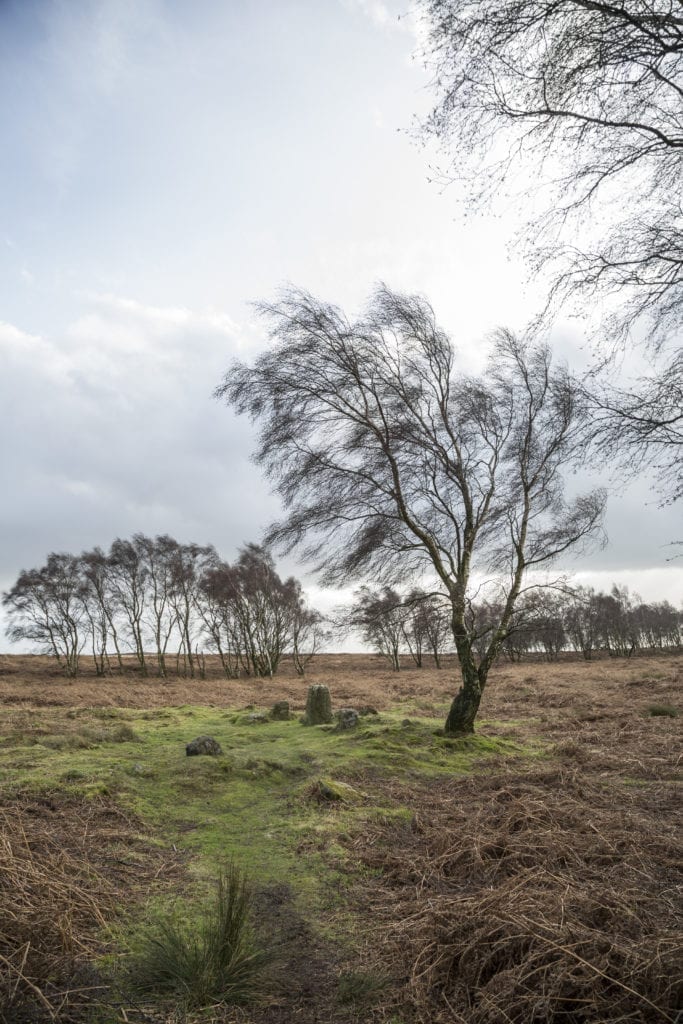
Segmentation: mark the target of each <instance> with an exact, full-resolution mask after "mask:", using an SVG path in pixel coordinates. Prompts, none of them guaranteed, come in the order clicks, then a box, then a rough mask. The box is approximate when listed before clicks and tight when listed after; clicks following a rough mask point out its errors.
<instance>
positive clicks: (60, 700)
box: [0, 654, 683, 720]
mask: <svg viewBox="0 0 683 1024" xmlns="http://www.w3.org/2000/svg"><path fill="white" fill-rule="evenodd" d="M681 665H683V658H681V657H680V656H675V655H660V656H655V657H638V658H633V659H630V660H626V659H623V658H615V659H610V658H606V659H600V660H597V661H593V662H584V661H579V660H576V659H573V660H568V661H560V662H556V663H552V664H548V663H546V662H522V663H521V664H515V665H511V664H508V663H506V662H501V663H500V664H499V665H498V666H497V667H496V668H494V669H493V670H492V672H491V674H490V677H489V684H488V687H487V691H486V694H485V696H484V702H483V705H482V715H483V716H484V717H487V718H493V719H495V718H508V719H509V718H512V719H518V718H519V719H528V718H530V717H534V718H539V717H540V718H541V720H542V719H543V717H544V716H545V717H547V718H548V719H549V720H554V719H556V718H557V717H558V712H561V709H563V708H567V709H571V710H570V711H569V714H570V717H572V711H573V712H574V713H575V714H577V715H578V714H580V713H581V712H582V711H583V710H587V709H588V708H589V707H590V711H591V713H595V714H598V715H599V714H604V713H607V714H609V715H611V714H612V713H613V711H614V709H615V707H616V708H617V709H618V710H619V712H620V713H624V712H627V713H628V712H630V711H631V710H632V709H633V710H640V711H642V712H643V713H645V712H646V709H647V707H648V706H649V705H651V704H654V703H661V704H667V703H671V704H673V705H676V703H677V702H679V703H680V690H679V689H678V688H677V684H678V683H679V681H680V670H681ZM83 667H84V671H83V674H82V675H81V676H79V677H77V678H76V679H74V680H70V679H66V678H65V677H64V676H63V675H62V674H61V673H60V672H58V671H57V669H56V665H55V664H54V660H53V659H50V658H47V657H42V656H38V655H0V704H4V705H6V706H10V707H11V706H16V707H22V706H23V707H24V708H30V707H69V708H77V707H102V708H106V707H130V708H150V709H152V708H159V707H173V706H178V705H182V704H206V705H209V706H216V707H240V706H244V705H247V704H255V705H258V706H264V707H267V706H269V705H270V704H272V703H274V702H275V701H276V700H289V701H290V702H291V703H292V705H293V707H295V708H296V709H297V710H301V711H303V709H304V707H305V704H306V692H307V689H308V687H309V686H310V685H313V684H314V683H324V684H325V685H326V686H329V687H330V690H331V693H332V699H333V702H334V703H335V705H336V706H345V705H346V706H359V705H368V704H370V705H372V706H374V707H376V708H378V709H380V710H381V709H382V708H386V707H389V706H390V705H396V704H397V703H400V702H401V701H411V702H412V703H414V704H416V705H419V706H420V707H421V708H422V711H423V713H425V714H429V713H436V714H437V715H440V714H441V708H440V707H438V710H437V711H436V712H434V708H435V705H437V706H440V705H443V706H444V710H445V704H446V703H447V702H449V701H450V700H451V699H452V698H453V696H454V694H455V691H456V689H457V687H458V669H457V665H456V663H455V660H454V659H453V658H449V659H447V661H446V664H445V666H444V667H443V668H442V669H441V670H436V669H434V668H433V667H426V668H423V669H417V668H415V667H414V666H412V664H411V663H410V662H409V661H408V660H407V659H405V660H404V669H403V670H402V671H401V672H392V671H391V669H390V668H389V667H388V665H387V663H386V662H385V661H384V660H383V659H382V658H378V657H375V656H373V655H369V654H322V655H319V656H318V657H316V659H315V660H314V662H313V663H312V666H311V667H310V669H309V671H308V672H307V674H306V676H305V677H303V678H302V677H300V676H297V675H296V673H295V672H294V669H293V666H292V665H291V663H288V662H287V661H285V662H284V664H283V666H282V670H281V672H280V673H278V675H277V676H275V677H274V678H273V679H249V678H241V679H225V677H224V676H222V675H221V673H220V671H219V666H218V663H217V659H215V658H212V657H209V658H207V669H208V678H207V679H187V678H183V677H176V676H170V677H169V678H168V679H165V680H163V679H159V678H157V677H156V676H153V675H150V676H148V677H142V676H140V674H139V673H137V672H136V671H134V668H133V665H132V662H131V663H130V664H129V669H128V670H127V671H126V673H125V674H124V675H123V676H121V675H118V674H115V675H112V676H109V677H105V678H98V677H97V676H96V675H95V673H94V669H93V667H92V665H91V664H90V659H88V658H84V659H83ZM565 716H566V712H562V713H561V715H560V717H562V718H564V717H565Z"/></svg>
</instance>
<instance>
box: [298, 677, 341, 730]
mask: <svg viewBox="0 0 683 1024" xmlns="http://www.w3.org/2000/svg"><path fill="white" fill-rule="evenodd" d="M333 721H334V715H333V714H332V699H331V697H330V691H329V690H328V688H327V687H326V686H321V685H317V686H309V688H308V697H307V698H306V713H305V714H304V718H303V722H304V725H327V724H328V723H330V722H333Z"/></svg>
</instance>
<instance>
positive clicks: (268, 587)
mask: <svg viewBox="0 0 683 1024" xmlns="http://www.w3.org/2000/svg"><path fill="white" fill-rule="evenodd" d="M2 604H3V607H4V608H5V610H6V612H7V616H8V621H9V628H8V635H9V638H10V640H12V641H14V642H18V641H30V642H32V643H34V644H36V645H37V647H38V648H39V650H41V651H43V652H45V653H48V654H51V655H53V656H54V657H55V658H56V660H57V662H58V664H59V665H60V666H61V667H62V669H63V670H64V672H65V673H66V674H67V675H69V676H75V675H77V674H78V671H79V667H80V659H81V655H82V654H83V653H88V654H91V655H92V657H93V659H94V663H95V668H96V672H97V674H98V675H100V676H105V675H107V674H109V673H111V672H112V671H113V670H114V669H118V670H123V667H124V661H123V658H124V655H125V654H127V655H131V654H132V655H133V659H134V664H135V666H136V668H137V669H138V670H139V671H140V672H141V673H142V674H143V675H147V674H149V673H151V672H153V673H156V674H157V675H158V676H161V677H165V676H166V675H167V674H168V672H169V669H170V668H173V669H174V670H175V671H176V672H177V673H180V674H183V675H188V676H192V677H194V676H196V675H199V676H203V675H204V674H205V671H206V664H205V655H206V653H207V652H211V653H214V654H217V655H218V657H219V660H220V664H221V666H222V669H223V672H224V673H225V675H226V676H227V677H228V678H236V677H238V676H240V675H250V676H272V675H274V674H275V673H276V672H277V670H278V666H279V665H280V662H281V659H282V657H283V655H285V654H288V655H291V656H292V658H293V661H294V665H295V668H296V670H297V672H298V673H300V674H303V673H304V671H305V666H306V664H307V662H308V661H309V660H310V658H311V657H312V656H313V654H314V653H315V651H316V650H317V649H318V648H319V646H320V643H321V641H322V638H323V625H322V616H320V615H319V614H318V613H317V612H316V611H315V610H313V609H311V608H309V607H308V605H307V603H306V601H305V598H304V595H303V591H302V588H301V584H300V582H299V581H298V580H296V579H294V577H291V576H290V577H288V578H287V579H284V580H283V579H282V578H281V577H280V576H279V575H278V573H277V571H276V569H275V563H274V561H273V558H272V556H271V555H270V554H269V552H268V551H267V550H266V549H264V548H263V547H259V546H258V545H255V544H247V545H246V546H245V547H243V548H242V549H241V551H240V552H239V554H238V558H237V560H236V562H235V563H234V564H232V565H230V564H229V563H228V562H226V561H224V560H223V559H221V558H220V556H219V555H218V553H217V551H216V549H215V548H214V547H213V546H212V545H200V544H181V543H179V542H178V541H177V540H174V538H173V537H170V536H168V535H163V536H157V537H148V536H145V535H144V534H142V533H136V534H135V535H134V536H133V537H132V538H130V539H129V540H122V539H117V540H115V541H114V542H113V544H112V545H111V547H110V549H109V551H108V552H105V551H103V550H102V549H101V548H99V547H96V548H93V549H92V550H91V551H84V552H83V553H82V554H80V555H72V554H68V553H54V552H53V553H51V554H50V555H48V557H47V560H46V562H45V564H44V565H43V566H41V567H40V568H37V569H28V570H23V571H22V572H21V573H20V574H19V577H18V579H17V581H16V583H15V584H14V586H13V587H12V588H11V590H9V591H7V592H6V593H5V594H4V595H3V598H2Z"/></svg>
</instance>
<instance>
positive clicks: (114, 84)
mask: <svg viewBox="0 0 683 1024" xmlns="http://www.w3.org/2000/svg"><path fill="white" fill-rule="evenodd" d="M408 7H409V0H401V2H394V0H386V3H383V2H381V0H322V2H321V0H298V2H296V0H252V2H247V0H194V2H193V3H187V2H186V0H0V110H1V111H2V140H3V147H2V148H3V156H2V160H1V161H0V211H1V216H0V421H1V422H0V430H1V434H0V436H1V437H2V443H1V445H0V473H1V474H2V476H1V479H2V481H3V487H2V501H1V503H0V517H1V521H0V589H2V588H6V587H7V586H9V585H11V583H12V582H13V580H14V578H15V577H16V574H17V573H18V571H19V570H20V569H21V568H27V567H30V566H35V565H38V564H40V563H41V561H42V560H43V559H44V557H45V555H46V554H47V552H48V551H50V550H67V551H74V552H76V551H80V550H82V549H84V548H86V547H90V546H93V545H95V544H100V545H102V546H107V545H108V544H109V543H110V542H111V540H112V539H113V538H114V537H116V536H126V535H130V534H131V533H133V532H134V531H137V530H141V531H144V532H147V533H156V532H168V533H171V534H173V535H175V536H176V537H178V538H179V539H181V540H196V541H198V542H202V543H204V542H212V543H214V544H215V545H216V546H217V547H218V549H219V550H220V551H221V552H222V553H223V554H224V555H225V556H226V557H228V558H231V557H233V556H234V554H235V551H236V549H237V548H238V547H239V545H240V544H242V543H243V542H245V541H248V540H258V539H259V536H260V532H261V530H262V528H263V527H264V525H265V524H266V523H267V521H268V520H269V519H270V518H272V516H273V515H274V514H276V513H277V503H276V501H275V499H274V498H273V497H272V496H271V495H270V494H269V493H268V489H267V487H266V485H265V484H264V482H263V481H262V480H261V479H260V476H259V474H258V472H257V471H256V470H255V468H254V467H253V466H252V465H251V464H250V462H249V453H250V449H251V441H252V434H251V428H250V426H249V424H248V423H245V422H243V421H240V420H237V419H236V418H235V417H234V416H233V415H232V413H231V412H230V411H228V410H227V409H226V408H224V407H221V406H220V405H218V404H217V403H216V402H214V401H213V399H212V398H211V392H212V390H213V388H214V387H215V385H216V384H217V383H218V382H219V380H220V377H221V374H222V372H223V371H224V370H225V369H226V367H227V366H228V364H229V363H230V361H231V359H232V358H233V357H234V356H235V355H239V356H240V357H244V358H249V356H250V354H252V353H255V352H256V351H258V349H259V347H260V346H262V345H263V344H264V339H263V335H262V331H261V328H260V325H259V324H258V322H257V321H256V320H255V318H254V315H253V312H252V307H251V305H250V303H251V302H253V301H254V300H257V299H264V298H269V297H272V296H273V295H274V294H275V292H276V290H277V288H278V287H279V286H280V285H282V284H283V283H284V282H287V281H291V282H294V283H296V284H298V285H302V286H305V287H306V288H308V289H310V290H311V291H313V292H314V293H316V294H318V295H320V296H321V297H324V298H326V299H330V300H333V301H335V302H337V303H339V304H341V305H343V306H344V307H345V308H347V310H349V311H350V312H353V311H358V310H359V309H360V307H361V306H362V304H363V301H364V299H365V297H366V296H367V294H368V291H369V289H370V288H371V286H372V284H373V283H374V282H376V281H378V280H384V281H386V282H387V283H388V284H389V285H390V286H391V287H393V288H396V289H400V290H409V291H421V292H423V293H425V294H426V295H427V296H428V297H429V298H430V300H431V301H432V303H433V305H434V307H435V309H436V311H437V314H438V316H439V318H440V320H441V322H442V323H443V325H444V326H445V327H446V328H447V329H448V330H449V331H450V333H451V334H452V336H453V339H454V341H455V342H456V345H457V346H458V348H459V349H460V351H461V353H462V357H463V360H464V362H465V364H466V365H476V363H477V360H478V359H479V358H480V357H481V354H482V352H483V351H484V349H485V338H486V335H487V332H489V331H490V330H491V329H492V328H493V327H495V326H497V325H500V324H505V325H508V326H510V327H512V328H514V329H521V328H523V326H524V324H525V322H527V320H528V319H529V318H530V317H531V316H532V315H533V314H534V312H535V311H536V309H537V308H538V303H539V301H540V297H541V290H540V288H539V287H535V286H534V285H533V284H529V283H528V282H527V281H526V280H525V273H524V268H523V267H522V265H521V264H520V263H519V262H518V261H516V260H515V258H514V246H513V247H512V249H511V248H510V247H509V245H508V243H509V242H510V239H511V236H512V232H513V230H514V225H515V211H514V210H506V209H504V208H503V209H501V210H498V211H496V215H495V216H493V215H492V216H490V217H488V218H482V217H478V216H475V215H473V214H471V213H470V215H469V216H465V214H466V213H467V211H464V210H463V209H462V208H461V206H460V205H459V202H458V196H457V195H456V192H455V190H454V189H446V190H445V191H444V190H442V189H440V188H439V187H437V186H436V185H435V184H433V183H431V182H430V180H429V177H430V161H431V160H433V158H434V155H433V154H430V153H429V152H427V151H425V150H424V149H421V148H420V147H419V146H418V145H416V144H415V142H414V141H413V140H412V138H411V124H412V121H413V118H414V116H415V115H419V114H420V113H421V112H424V111H425V110H426V109H427V107H428V105H429V91H428V88H427V78H426V76H425V73H424V71H423V69H422V67H421V64H420V62H419V61H418V60H415V59H414V54H415V52H416V49H417V46H418V32H417V30H416V26H415V25H414V23H413V21H412V20H411V18H410V16H409V15H408V16H406V11H407V9H408ZM399 15H401V17H399ZM555 342H556V344H557V346H558V348H559V350H560V351H561V353H562V354H563V355H564V356H565V357H567V358H569V359H570V360H572V361H573V362H574V361H576V362H577V363H578V362H581V361H582V360H585V358H586V355H585V351H584V350H583V348H582V346H583V338H582V335H581V331H580V329H579V326H578V325H576V324H572V323H571V322H566V323H560V324H558V326H557V329H556V332H555ZM679 518H680V514H679V513H678V512H677V511H676V512H674V511H672V510H668V511H666V510H665V511H663V510H659V509H658V508H657V507H656V502H655V500H654V496H653V494H652V493H651V491H650V489H649V483H648V482H647V481H646V480H642V481H639V482H637V483H636V484H635V485H633V486H631V487H630V488H628V489H627V490H625V491H623V492H621V493H619V494H616V495H614V496H613V498H612V499H611V502H610V510H609V516H608V521H607V529H608V533H609V537H610V544H609V546H608V547H606V548H605V549H604V550H602V551H599V552H597V553H595V554H594V555H592V556H591V557H590V559H586V558H584V559H583V560H582V561H581V562H579V563H577V564H576V565H575V566H574V568H575V569H577V570H578V571H579V572H581V574H582V578H583V579H584V581H588V582H592V583H594V584H596V585H598V586H609V585H610V583H611V581H612V580H616V581H619V582H621V583H627V584H629V585H631V586H632V587H633V588H635V589H637V590H638V591H639V592H640V593H641V594H642V595H643V596H644V597H645V598H649V599H655V598H658V597H667V598H669V599H670V600H672V601H674V602H675V603H676V604H678V603H679V602H680V601H681V599H683V568H682V567H681V565H680V563H679V564H678V565H676V564H675V563H674V564H668V563H667V562H666V558H667V557H668V556H669V555H670V553H671V552H670V550H669V549H667V548H666V546H665V545H666V542H667V541H668V540H670V539H673V538H675V537H676V536H677V535H678V534H679V533H680V529H679V522H678V520H679ZM2 645H3V646H6V645H5V644H4V642H3V643H2Z"/></svg>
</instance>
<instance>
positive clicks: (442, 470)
mask: <svg viewBox="0 0 683 1024" xmlns="http://www.w3.org/2000/svg"><path fill="white" fill-rule="evenodd" d="M261 314H262V316H263V317H264V318H265V320H266V321H267V323H268V325H269V329H270V333H271V338H272V340H273V342H274V344H273V345H272V346H271V347H270V348H269V349H267V350H266V351H264V352H263V353H262V354H261V355H259V356H258V357H257V359H256V361H255V363H254V365H253V366H249V365H246V364H244V363H239V362H238V363H235V364H234V365H233V366H232V367H231V369H230V370H229V372H228V373H227V375H226V377H225V379H224V381H223V383H222V385H221V386H220V387H219V388H218V389H217V395H218V396H219V397H222V398H224V399H226V400H227V401H228V402H229V403H231V404H232V405H233V406H234V407H235V408H236V409H237V411H238V412H241V413H246V414H248V415H250V416H251V418H252V419H253V420H255V421H258V423H259V425H260V433H259V438H258V446H257V451H256V460H257V462H258V463H259V464H260V465H261V466H263V468H264V470H265V471H266V473H267V475H268V476H269V477H270V479H271V480H272V481H273V484H274V485H275V487H276V489H277V491H278V492H279V494H280V496H281V498H282V500H283V503H284V506H285V510H286V515H285V517H284V518H283V519H282V520H281V521H280V522H277V523H275V524H274V525H273V526H272V527H271V529H270V530H269V532H268V534H267V538H266V542H267V543H268V544H272V545H276V546H279V547H280V548H281V549H285V550H291V549H294V548H296V549H298V550H299V552H300V553H301V554H302V555H303V557H304V558H306V559H307V560H311V561H313V562H314V564H316V566H317V569H318V571H319V572H320V573H321V575H322V578H323V581H324V582H326V583H328V584H339V583H343V582H348V581H351V580H363V579H364V578H372V579H373V580H374V581H378V582H382V583H385V584H388V585H389V584H397V583H398V584H400V583H405V582H406V581H407V580H408V579H410V578H411V577H414V576H419V575H420V574H424V573H431V574H432V575H434V576H435V577H436V578H437V580H438V581H439V584H440V587H441V589H442V592H443V593H444V594H445V595H446V596H447V597H448V599H449V601H450V605H451V610H452V630H453V635H454V640H455V645H456V650H457V653H458V657H459V659H460V665H461V669H462V675H463V687H462V689H461V691H460V693H459V696H458V698H456V701H455V702H454V708H453V709H452V711H451V715H450V716H449V721H448V723H447V728H448V729H449V730H450V731H454V732H457V731H470V730H471V729H472V728H473V723H474V718H475V716H476V713H477V709H478V706H479V701H480V699H481V693H482V691H483V687H484V684H485V682H486V677H487V674H488V671H489V668H490V666H491V664H492V663H493V661H494V660H495V657H496V655H497V653H498V651H499V649H500V644H501V642H502V640H503V638H504V637H505V635H506V631H507V629H508V626H509V623H510V619H511V616H512V611H513V609H514V605H515V602H516V600H517V598H518V597H519V594H520V593H521V591H522V589H523V587H524V585H525V578H526V574H527V573H528V572H529V571H530V570H538V569H541V568H543V567H545V566H547V565H549V564H550V563H552V561H553V560H554V559H555V558H557V557H558V556H559V555H561V554H563V553H564V552H566V551H568V550H569V549H571V548H574V547H575V546H576V545H578V544H580V543H582V542H583V541H585V540H587V539H588V538H590V537H592V536H594V535H595V533H596V532H597V531H598V530H599V527H600V522H601V517H602V512H603V506H604V500H605V496H604V493H603V492H602V491H596V492H593V493H591V494H586V495H581V496H577V497H574V498H571V499H568V498H567V497H566V496H565V494H564V490H563V485H562V476H561V469H562V467H564V466H565V465H567V464H568V463H570V462H571V461H572V459H573V458H574V457H575V456H576V454H577V450H578V448H580V446H581V444H582V441H581V431H580V429H579V427H580V412H581V399H580V396H579V394H578V393H577V391H576V389H575V387H574V385H573V383H572V381H571V378H570V376H569V374H568V373H567V371H566V369H564V368H562V367H559V368H557V367H553V366H552V363H551V357H550V352H549V350H548V348H547V347H545V346H543V345H539V344H530V343H526V342H525V341H523V340H520V339H518V338H516V337H515V336H514V335H512V334H510V333H509V332H505V331H501V332H500V333H499V334H498V336H497V338H496V340H495V344H494V351H493V354H492V357H491V359H490V361H489V364H488V366H487V368H486V370H485V372H484V373H483V374H481V375H480V376H472V375H467V374H465V373H463V372H462V371H461V370H460V369H459V368H458V366H457V362H456V358H455V352H454V349H453V346H452V344H451V342H450V339H449V338H448V336H447V335H446V334H445V332H444V331H443V330H442V329H441V328H440V327H439V326H438V324H437V322H436V319H435V316H434V312H433V310H432V309H431V307H430V305H429V304H428V302H427V301H426V300H425V299H423V298H421V297H419V296H410V295H401V294H396V293H394V292H392V291H390V290H389V289H388V288H386V287H384V286H380V287H378V288H377V289H376V291H375V293H374V294H373V296H372V298H371V301H370V303H369V304H368V306H367V309H366V311H365V313H364V315H363V316H361V317H360V318H359V319H357V320H355V321H350V320H349V319H347V317H346V316H345V315H344V314H343V312H342V311H341V310H340V309H338V308H337V307H335V306H332V305H329V304H327V303H324V302H320V301H318V300H316V299H315V298H314V297H313V296H311V295H310V294H308V293H307V292H304V291H300V290H296V289H291V290H289V291H287V292H286V293H285V294H284V295H283V296H282V298H281V300H280V301H279V302H277V303H274V304H270V305H263V306H261ZM475 572H479V573H490V574H491V573H492V574H494V575H495V577H496V579H497V580H498V581H499V585H500V588H501V589H502V592H503V594H504V600H503V602H502V606H501V613H500V616H499V617H498V619H497V620H496V621H495V622H494V623H493V624H492V625H491V626H490V627H488V629H487V636H488V643H487V645H486V649H485V651H484V653H483V655H482V656H481V657H480V658H479V659H478V660H477V659H476V657H475V649H474V644H475V641H476V639H477V638H476V637H475V636H474V635H473V632H472V630H471V628H469V627H468V624H467V608H468V602H469V601H470V600H471V596H472V595H471V585H472V577H473V573H475ZM458 701H459V703H458Z"/></svg>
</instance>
